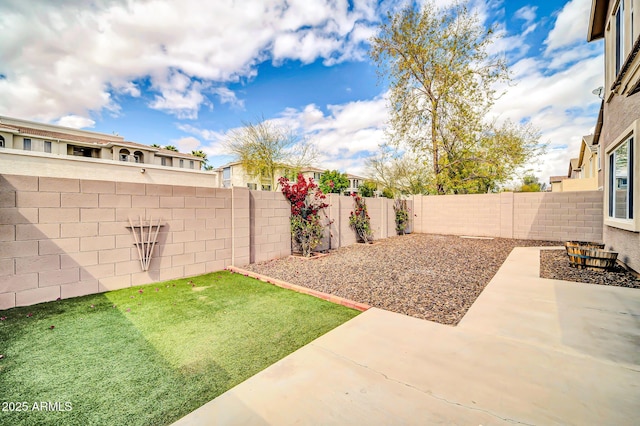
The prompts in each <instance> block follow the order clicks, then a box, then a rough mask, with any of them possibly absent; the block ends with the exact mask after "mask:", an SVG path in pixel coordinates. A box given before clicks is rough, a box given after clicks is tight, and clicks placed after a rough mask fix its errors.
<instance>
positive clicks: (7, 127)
mask: <svg viewBox="0 0 640 426" xmlns="http://www.w3.org/2000/svg"><path fill="white" fill-rule="evenodd" d="M0 149H5V150H19V151H24V152H33V153H40V154H42V155H44V156H48V157H66V156H70V157H76V158H77V159H83V158H84V159H93V160H106V161H118V162H125V163H136V164H140V165H142V164H150V165H156V166H162V167H172V168H178V169H189V170H200V169H201V167H202V163H203V160H202V158H200V157H196V156H194V155H191V154H185V153H181V152H175V151H170V150H166V149H162V148H156V147H152V146H148V145H142V144H139V143H136V142H130V141H126V140H125V139H124V137H122V136H119V135H110V134H106V133H98V132H92V131H87V130H78V129H72V128H68V127H63V126H56V125H53V124H44V123H38V122H34V121H28V120H22V119H18V118H11V117H5V116H0Z"/></svg>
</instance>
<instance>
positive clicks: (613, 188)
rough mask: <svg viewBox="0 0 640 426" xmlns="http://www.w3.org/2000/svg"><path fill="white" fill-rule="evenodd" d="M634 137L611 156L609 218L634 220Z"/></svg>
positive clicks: (622, 144)
mask: <svg viewBox="0 0 640 426" xmlns="http://www.w3.org/2000/svg"><path fill="white" fill-rule="evenodd" d="M633 167H634V166H633V137H631V138H629V139H627V140H626V141H624V142H622V143H621V144H620V145H619V146H618V147H617V148H616V149H615V150H614V151H613V152H612V153H611V154H609V217H611V218H615V219H633Z"/></svg>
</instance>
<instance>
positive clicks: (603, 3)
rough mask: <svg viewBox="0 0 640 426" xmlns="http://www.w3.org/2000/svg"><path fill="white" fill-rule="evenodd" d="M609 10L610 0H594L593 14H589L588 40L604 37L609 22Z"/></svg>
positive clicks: (592, 4) (592, 5) (592, 2)
mask: <svg viewBox="0 0 640 426" xmlns="http://www.w3.org/2000/svg"><path fill="white" fill-rule="evenodd" d="M608 10H609V0H592V1H591V15H590V16H589V28H588V30H587V41H593V40H598V39H600V38H602V37H604V30H605V25H606V24H607V11H608Z"/></svg>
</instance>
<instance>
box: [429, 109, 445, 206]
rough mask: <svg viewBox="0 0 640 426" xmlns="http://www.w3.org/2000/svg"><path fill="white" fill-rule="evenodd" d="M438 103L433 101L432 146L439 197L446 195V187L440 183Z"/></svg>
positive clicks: (434, 173)
mask: <svg viewBox="0 0 640 426" xmlns="http://www.w3.org/2000/svg"><path fill="white" fill-rule="evenodd" d="M437 108H438V103H437V101H435V100H432V101H431V146H432V149H433V176H434V178H435V181H436V190H437V193H438V195H441V194H444V187H443V186H442V183H441V182H440V161H439V160H440V158H439V156H438V126H437V122H436V119H437V117H438V112H437V111H438V110H437Z"/></svg>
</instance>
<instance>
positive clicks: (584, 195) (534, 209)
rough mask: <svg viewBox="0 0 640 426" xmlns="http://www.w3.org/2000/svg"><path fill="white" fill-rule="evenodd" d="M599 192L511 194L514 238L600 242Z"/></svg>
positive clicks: (601, 218) (600, 193) (601, 220)
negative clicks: (512, 195) (512, 196)
mask: <svg viewBox="0 0 640 426" xmlns="http://www.w3.org/2000/svg"><path fill="white" fill-rule="evenodd" d="M602 195H603V194H602V191H580V192H539V193H517V194H514V204H513V208H514V216H513V218H514V219H513V237H514V238H523V239H535V240H539V239H544V240H552V241H568V240H581V241H598V242H602V227H603V201H604V199H603V196H602Z"/></svg>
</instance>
